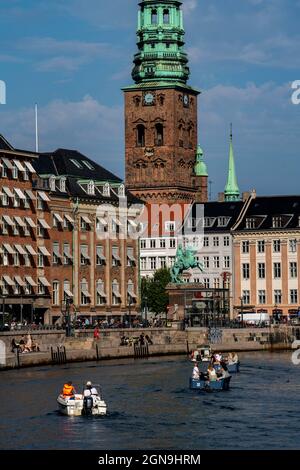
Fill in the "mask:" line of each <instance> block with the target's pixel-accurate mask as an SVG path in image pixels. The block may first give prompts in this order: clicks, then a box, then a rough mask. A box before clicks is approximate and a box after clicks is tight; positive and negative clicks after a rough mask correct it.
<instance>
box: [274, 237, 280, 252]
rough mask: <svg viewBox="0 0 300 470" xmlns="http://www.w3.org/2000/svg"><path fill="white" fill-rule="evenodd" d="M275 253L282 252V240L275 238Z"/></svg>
mask: <svg viewBox="0 0 300 470" xmlns="http://www.w3.org/2000/svg"><path fill="white" fill-rule="evenodd" d="M273 251H274V253H280V240H273Z"/></svg>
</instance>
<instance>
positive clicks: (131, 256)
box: [127, 254, 136, 263]
mask: <svg viewBox="0 0 300 470" xmlns="http://www.w3.org/2000/svg"><path fill="white" fill-rule="evenodd" d="M127 258H128V259H129V260H130V261H133V262H134V263H136V259H135V257H134V256H133V255H130V254H127Z"/></svg>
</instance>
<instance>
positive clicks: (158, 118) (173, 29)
mask: <svg viewBox="0 0 300 470" xmlns="http://www.w3.org/2000/svg"><path fill="white" fill-rule="evenodd" d="M181 4H182V3H181V2H180V1H178V0H143V1H141V3H140V4H139V5H140V10H139V13H138V29H137V37H138V43H137V46H138V52H137V53H136V54H135V56H134V68H133V71H132V78H133V80H134V82H135V83H134V84H133V85H131V86H128V87H125V88H123V91H124V94H125V147H126V155H125V158H126V185H127V188H128V189H129V190H130V191H131V192H132V193H134V194H135V195H137V196H138V197H140V198H141V199H142V200H144V201H145V202H148V203H176V202H178V203H189V202H193V201H194V200H195V199H196V195H198V196H197V200H199V199H200V200H201V199H202V201H201V202H204V201H205V200H206V198H207V188H202V191H201V188H199V177H198V176H197V175H196V173H195V163H196V155H197V97H198V95H199V91H198V90H196V89H194V88H192V87H190V86H189V85H188V84H187V82H188V78H189V75H190V70H189V67H188V57H187V54H186V53H185V52H184V34H185V32H184V28H183V15H182V10H181ZM203 181H206V182H207V178H206V179H204V180H203ZM199 192H200V193H201V192H203V196H202V197H201V195H200V196H199Z"/></svg>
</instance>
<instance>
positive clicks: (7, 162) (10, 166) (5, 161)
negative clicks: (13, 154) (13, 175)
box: [2, 157, 13, 170]
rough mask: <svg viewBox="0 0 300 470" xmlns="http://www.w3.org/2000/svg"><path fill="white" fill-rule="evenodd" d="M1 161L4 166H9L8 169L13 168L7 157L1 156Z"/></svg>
mask: <svg viewBox="0 0 300 470" xmlns="http://www.w3.org/2000/svg"><path fill="white" fill-rule="evenodd" d="M2 161H3V163H4V165H5V166H6V168H9V169H10V170H12V169H13V165H12V163H11V161H10V160H8V158H4V157H2Z"/></svg>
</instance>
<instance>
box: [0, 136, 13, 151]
mask: <svg viewBox="0 0 300 470" xmlns="http://www.w3.org/2000/svg"><path fill="white" fill-rule="evenodd" d="M0 149H1V150H14V148H13V147H12V146H11V145H10V143H9V142H8V141H7V140H6V139H5V138H4V137H3V135H2V134H0Z"/></svg>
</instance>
